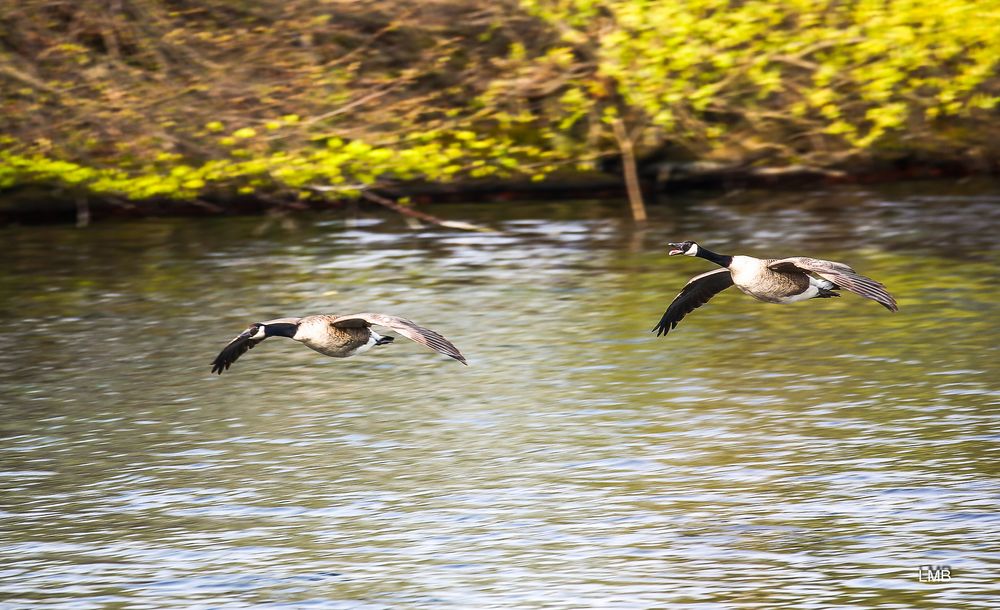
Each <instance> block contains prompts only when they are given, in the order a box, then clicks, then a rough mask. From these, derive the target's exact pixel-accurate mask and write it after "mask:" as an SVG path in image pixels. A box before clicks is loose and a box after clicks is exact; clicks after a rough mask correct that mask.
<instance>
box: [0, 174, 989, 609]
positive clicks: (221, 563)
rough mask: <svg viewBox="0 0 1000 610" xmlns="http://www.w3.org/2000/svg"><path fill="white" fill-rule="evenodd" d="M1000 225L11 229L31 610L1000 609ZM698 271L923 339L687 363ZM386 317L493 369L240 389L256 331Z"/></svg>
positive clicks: (15, 388) (750, 213)
mask: <svg viewBox="0 0 1000 610" xmlns="http://www.w3.org/2000/svg"><path fill="white" fill-rule="evenodd" d="M935 189H936V190H937V191H939V192H937V193H935V192H934V191H935ZM994 193H995V191H991V190H990V188H989V187H988V186H986V187H984V186H982V185H979V186H976V185H970V186H961V185H959V186H956V185H947V184H940V185H925V184H921V185H909V186H908V188H907V189H897V188H893V189H882V190H873V189H869V190H857V189H851V190H844V191H838V192H836V193H829V192H827V193H796V194H787V193H786V194H778V195H775V194H762V193H742V194H739V195H738V196H726V197H719V198H714V199H710V200H704V199H695V198H694V197H691V198H687V199H675V200H672V201H670V203H669V205H665V206H662V207H659V208H656V209H654V210H653V221H652V222H651V223H650V226H649V228H647V229H644V230H641V231H637V230H635V229H634V228H632V227H631V226H630V225H629V224H628V223H627V222H622V221H620V220H618V218H617V214H618V211H619V210H618V208H617V207H616V206H611V205H607V204H601V203H593V204H581V203H573V204H570V203H553V204H547V205H546V206H544V207H541V208H539V207H534V206H518V205H505V206H442V208H440V209H437V210H435V212H436V213H438V214H441V215H447V216H451V217H456V218H464V219H468V220H471V221H475V222H482V223H491V224H492V225H494V226H496V227H498V228H500V229H502V231H503V232H502V233H498V234H495V235H479V234H475V235H473V234H468V233H460V232H452V231H439V230H431V229H427V230H422V231H412V230H408V229H406V228H405V227H404V226H403V225H402V224H401V223H400V222H399V221H398V220H397V219H394V218H391V217H381V218H380V217H374V218H371V219H365V220H363V221H361V222H348V221H344V220H341V219H331V218H330V217H298V218H296V219H294V223H295V225H296V226H297V228H296V229H295V230H289V229H288V228H287V227H284V226H282V224H281V223H264V222H262V219H259V218H247V219H224V220H217V221H216V220H211V221H204V220H200V221H182V220H177V221H147V222H140V223H129V224H107V225H97V226H94V227H92V228H90V229H87V230H86V231H77V230H74V229H69V228H61V227H49V228H35V229H31V230H14V229H6V230H4V234H3V235H2V236H0V240H2V242H3V243H4V244H5V246H4V248H5V262H6V263H7V271H6V272H5V273H4V274H3V275H2V276H0V278H2V279H0V282H2V286H0V289H2V292H3V294H4V298H3V300H0V310H2V311H0V313H2V314H3V317H4V320H5V329H4V331H3V332H2V333H0V396H2V407H0V409H2V415H3V417H2V419H0V431H2V438H0V489H2V490H3V493H2V496H0V502H2V504H0V510H2V511H3V512H2V513H0V514H2V517H3V520H2V522H0V528H2V530H3V534H4V535H3V537H2V538H0V558H2V560H0V566H2V567H0V573H2V574H3V576H4V577H3V578H2V579H0V599H5V600H6V601H7V603H8V604H11V605H12V607H25V606H36V607H47V606H70V605H75V606H93V607H99V606H114V605H121V606H129V607H133V606H142V605H151V606H157V607H163V606H178V607H191V606H195V605H210V606H212V607H219V608H225V607H245V606H247V605H271V606H288V607H302V606H305V605H309V604H311V605H316V606H320V607H324V608H327V607H329V608H338V607H339V608H362V607H364V608H368V607H391V608H397V607H404V608H442V607H455V608H473V607H475V608H488V607H497V608H512V607H518V608H533V607H547V608H581V607H623V608H624V607H636V608H651V607H684V608H688V607H706V608H707V607H766V608H778V607H806V606H815V607H829V606H837V607H858V608H862V607H873V606H879V605H883V606H885V607H905V608H919V607H926V608H938V607H948V608H992V607H995V606H996V592H995V588H993V587H995V582H996V579H995V574H994V573H993V572H992V565H991V563H995V561H996V559H997V555H996V553H997V548H996V542H995V541H996V540H998V539H1000V519H998V518H997V516H996V515H997V512H998V511H997V509H998V502H997V491H998V486H997V483H996V474H997V473H996V467H995V465H994V464H995V463H996V459H995V455H993V454H995V451H996V442H997V440H998V438H1000V437H998V435H997V433H996V416H997V402H998V401H997V398H998V394H1000V391H998V386H997V383H996V381H995V379H996V378H997V373H998V372H1000V371H998V370H997V368H998V367H997V365H996V362H997V361H998V358H997V355H998V354H997V351H998V348H997V344H998V338H1000V337H998V332H997V327H996V323H995V319H996V314H997V311H996V309H997V308H996V302H997V296H998V295H997V291H996V288H995V280H996V279H997V275H996V265H997V263H998V262H1000V255H998V254H997V251H996V250H995V246H994V243H993V241H994V239H995V235H996V234H997V231H996V229H997V228H998V227H1000V213H998V210H1000V206H998V205H997V203H1000V197H998V196H997V195H995V194H994ZM791 204H795V205H796V207H795V208H791V207H789V206H790V205H791ZM692 237H694V238H697V239H699V241H701V242H702V243H705V244H711V245H713V246H717V248H718V249H719V250H720V251H727V250H730V249H736V248H738V249H739V250H741V251H744V252H747V253H759V254H765V255H786V254H788V255H791V254H809V255H813V256H819V257H824V258H832V259H836V260H844V261H847V262H850V263H851V264H852V265H853V266H855V267H856V268H858V269H859V270H860V271H862V272H864V273H867V274H870V275H871V276H873V277H876V278H878V279H880V280H882V281H884V282H885V283H886V284H887V285H888V286H889V287H890V289H891V290H892V291H893V293H894V294H895V295H896V296H897V297H898V299H899V301H900V306H901V311H900V313H899V314H896V315H891V314H888V313H887V312H885V311H884V310H883V309H882V308H880V307H878V306H877V305H875V304H873V303H870V302H866V301H863V300H862V299H860V298H854V297H851V296H845V298H843V299H838V300H831V301H830V302H828V301H823V302H816V303H807V304H801V305H797V306H790V307H780V308H779V307H772V306H767V305H763V304H759V303H755V302H753V301H751V300H750V299H747V298H745V297H742V296H740V295H737V294H735V293H734V294H723V295H720V296H719V297H717V301H715V300H713V303H712V304H711V305H709V306H707V307H705V308H702V309H700V310H698V311H697V312H695V313H694V314H692V315H691V316H690V317H689V318H687V319H685V321H684V322H683V323H682V325H681V326H680V327H679V328H678V332H677V333H676V334H673V333H672V334H671V335H670V337H669V338H668V339H656V338H655V337H653V336H652V335H650V334H649V333H648V330H649V328H651V327H652V325H653V324H654V323H655V321H656V320H657V319H658V317H659V315H660V313H662V310H663V308H664V307H665V306H666V304H667V303H668V302H669V300H670V299H671V298H672V297H673V295H674V294H675V293H676V291H677V290H678V289H679V288H680V286H682V285H683V283H684V282H685V281H686V280H687V279H688V278H689V277H690V276H691V275H693V274H695V273H697V272H700V271H702V270H704V265H705V264H706V263H704V262H702V261H692V260H690V259H685V260H683V261H678V260H677V258H674V259H668V258H667V255H666V251H665V250H664V249H663V243H665V242H666V241H668V240H671V239H674V240H676V239H678V238H692ZM365 310H375V311H378V310H384V311H391V312H394V313H399V314H401V315H406V316H408V317H411V318H413V319H415V320H418V321H420V322H421V323H423V324H426V325H428V326H430V327H432V328H438V329H440V330H441V331H442V332H443V333H445V334H446V335H447V336H449V337H450V338H452V339H453V340H454V341H455V342H456V344H458V345H459V346H460V347H461V348H462V350H463V352H464V353H466V354H467V356H468V357H469V361H470V365H471V366H470V367H468V368H465V367H460V366H458V365H456V364H455V363H454V362H451V361H449V360H447V359H446V358H443V357H439V356H438V355H436V354H433V353H431V352H429V351H427V350H425V349H423V348H421V347H420V346H417V345H413V344H409V343H405V344H404V343H400V344H396V345H393V346H390V347H389V348H386V349H384V350H382V351H378V352H373V353H371V354H369V355H366V356H365V357H364V358H363V359H362V358H358V359H353V360H348V361H337V360H332V359H328V358H324V357H323V356H321V355H319V354H313V353H311V352H309V351H308V350H302V349H301V348H299V347H297V346H295V345H294V344H291V343H290V342H288V343H284V344H283V343H279V342H277V341H276V342H275V343H274V344H270V343H269V344H265V345H263V346H261V348H259V349H257V350H254V351H253V352H251V353H250V354H247V355H246V357H245V358H242V359H241V360H240V361H239V362H238V363H237V364H236V365H235V366H234V367H233V369H232V370H231V371H230V373H227V374H226V375H224V376H222V377H215V376H212V375H210V374H209V372H208V371H209V368H210V367H209V362H210V361H211V359H212V358H213V357H214V355H215V354H216V353H217V351H218V349H219V348H220V347H221V345H222V344H224V343H225V341H227V340H228V339H229V338H230V337H231V336H232V335H234V334H235V333H236V332H238V331H239V330H241V329H242V328H243V327H244V326H245V324H246V323H247V322H249V321H253V320H257V319H267V318H271V317H277V316H279V315H287V314H294V313H313V312H341V313H347V312H353V311H365ZM930 563H939V564H948V565H951V567H952V570H953V573H954V574H955V578H954V580H953V581H952V582H950V583H941V584H936V585H928V584H923V583H919V582H917V574H916V571H917V566H919V565H921V564H930Z"/></svg>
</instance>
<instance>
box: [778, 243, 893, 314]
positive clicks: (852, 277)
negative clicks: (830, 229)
mask: <svg viewBox="0 0 1000 610" xmlns="http://www.w3.org/2000/svg"><path fill="white" fill-rule="evenodd" d="M767 266H768V267H770V268H771V269H774V270H775V271H804V272H806V273H815V274H816V275H818V276H820V277H821V278H823V279H826V280H830V281H831V282H833V283H834V284H836V285H837V286H839V287H841V288H843V289H844V290H850V291H851V292H853V293H854V294H857V295H860V296H863V297H865V298H866V299H871V300H873V301H875V302H876V303H878V304H879V305H881V306H882V307H885V308H886V309H888V310H889V311H899V306H898V305H896V299H894V298H892V295H891V294H889V292H888V291H887V290H886V289H885V286H883V285H882V284H880V283H878V282H876V281H875V280H873V279H871V278H870V277H865V276H863V275H861V274H860V273H858V272H857V271H855V270H854V269H851V268H850V267H848V266H847V265H845V264H844V263H838V262H836V261H825V260H822V259H818V258H809V257H806V256H793V257H791V258H782V259H778V260H776V261H771V262H770V263H768V265H767Z"/></svg>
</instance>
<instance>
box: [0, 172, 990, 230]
mask: <svg viewBox="0 0 1000 610" xmlns="http://www.w3.org/2000/svg"><path fill="white" fill-rule="evenodd" d="M640 176H641V180H642V187H643V188H642V190H643V194H644V197H645V200H646V202H647V203H649V204H651V205H656V204H657V202H658V201H659V200H661V199H663V198H666V197H669V196H670V195H671V194H672V193H673V194H676V193H679V192H684V191H690V190H696V189H698V190H702V189H704V190H715V191H727V190H735V189H746V188H751V189H756V188H769V189H777V190H794V189H802V188H816V187H823V186H835V185H845V184H887V183H892V182H900V181H909V180H953V179H960V178H973V177H974V178H976V179H980V178H981V179H983V180H991V179H995V178H996V177H997V176H1000V165H992V166H990V165H988V164H986V163H977V164H972V163H968V162H965V161H963V160H959V159H939V160H936V161H933V162H932V161H927V160H920V161H913V160H897V161H894V162H882V163H877V164H876V163H872V164H869V165H868V166H867V167H865V168H864V169H863V170H861V169H858V170H856V171H853V172H849V171H843V170H838V169H825V168H813V167H804V166H787V167H742V166H729V165H723V164H719V163H711V162H693V163H659V164H655V163H650V164H645V165H642V166H640ZM369 192H370V193H371V194H372V195H373V197H372V198H366V197H364V196H362V197H354V198H344V197H339V198H338V197H320V196H317V197H313V198H306V199H292V198H281V197H268V196H261V195H260V194H249V195H232V194H228V195H226V194H219V195H215V196H213V195H206V196H204V197H199V198H197V199H172V198H151V199H145V200H138V201H132V200H126V199H123V198H115V197H108V196H102V195H94V194H87V193H74V192H71V191H68V190H67V189H65V188H58V187H53V186H51V185H45V184H28V185H20V186H18V187H16V188H13V189H8V190H7V191H5V192H0V225H10V224H26V225H32V224H66V223H75V224H77V225H78V226H85V225H87V224H89V223H91V222H99V221H104V220H113V219H127V218H149V217H175V216H187V217H205V216H210V217H214V216H237V215H254V214H266V213H295V212H302V211H309V210H313V211H315V210H331V211H337V210H340V211H344V210H353V209H356V208H358V207H359V206H360V207H366V206H372V205H379V204H378V203H377V201H376V200H375V199H382V200H388V201H392V202H398V201H403V202H404V204H405V205H404V207H405V208H407V209H414V210H419V209H420V207H421V206H426V205H430V204H435V203H459V202H461V203H502V202H509V201H528V200H576V199H599V200H618V199H623V198H625V196H626V188H625V185H624V182H623V180H622V178H621V177H620V176H615V175H612V174H601V173H596V172H592V173H579V174H575V175H555V176H552V177H550V178H548V179H546V180H542V181H532V180H513V179H512V180H499V179H490V180H476V181H457V182H452V183H397V184H385V185H378V186H374V187H372V188H371V189H370V190H369Z"/></svg>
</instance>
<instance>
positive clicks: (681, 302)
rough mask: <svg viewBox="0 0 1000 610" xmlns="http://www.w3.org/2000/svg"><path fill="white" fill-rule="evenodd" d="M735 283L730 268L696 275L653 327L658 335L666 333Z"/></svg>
mask: <svg viewBox="0 0 1000 610" xmlns="http://www.w3.org/2000/svg"><path fill="white" fill-rule="evenodd" d="M732 285H733V276H732V274H731V273H729V269H715V270H713V271H709V272H708V273H702V274H701V275H696V276H694V277H693V278H691V279H690V280H688V283H687V284H685V285H684V288H683V289H682V290H681V291H680V294H678V295H677V296H676V297H674V300H673V301H672V302H671V303H670V306H669V307H667V311H666V312H664V314H663V317H662V318H660V322H659V323H658V324H657V325H656V326H654V327H653V330H654V331H656V336H657V337H659V336H660V335H666V334H667V333H668V332H670V331H671V329H673V328H676V327H677V323H678V322H680V321H681V320H682V319H684V316H686V315H688V314H689V313H691V312H692V311H694V310H695V309H698V308H699V307H701V306H702V305H704V304H705V303H707V302H708V301H709V299H711V298H712V297H714V296H715V295H717V294H719V293H720V292H722V291H723V290H725V289H726V288H729V287H730V286H732Z"/></svg>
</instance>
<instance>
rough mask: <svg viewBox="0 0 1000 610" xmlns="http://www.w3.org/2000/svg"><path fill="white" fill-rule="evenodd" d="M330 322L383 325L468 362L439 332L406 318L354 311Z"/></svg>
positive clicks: (345, 326) (352, 324)
mask: <svg viewBox="0 0 1000 610" xmlns="http://www.w3.org/2000/svg"><path fill="white" fill-rule="evenodd" d="M331 324H333V325H334V326H336V327H338V328H351V327H359V326H371V325H372V324H374V325H376V326H384V327H385V328H389V329H392V330H394V331H396V332H398V333H399V334H401V335H403V336H404V337H406V338H407V339H409V340H411V341H415V342H417V343H419V344H421V345H426V346H427V347H429V348H431V349H432V350H434V351H437V352H440V353H442V354H444V355H445V356H448V357H450V358H454V359H455V360H458V361H459V362H461V363H462V364H468V363H467V362H466V361H465V356H463V355H462V352H460V351H458V348H457V347H455V345H454V344H452V342H451V341H449V340H447V339H445V338H444V337H443V336H441V335H440V334H439V333H437V332H435V331H433V330H431V329H429V328H424V327H423V326H420V325H418V324H415V323H414V322H411V321H409V320H407V319H406V318H400V317H398V316H390V315H386V314H382V313H355V314H351V315H348V316H339V317H337V318H335V319H334V320H333V322H331Z"/></svg>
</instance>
